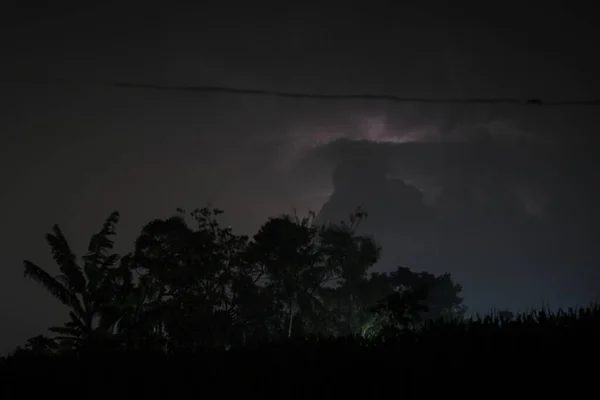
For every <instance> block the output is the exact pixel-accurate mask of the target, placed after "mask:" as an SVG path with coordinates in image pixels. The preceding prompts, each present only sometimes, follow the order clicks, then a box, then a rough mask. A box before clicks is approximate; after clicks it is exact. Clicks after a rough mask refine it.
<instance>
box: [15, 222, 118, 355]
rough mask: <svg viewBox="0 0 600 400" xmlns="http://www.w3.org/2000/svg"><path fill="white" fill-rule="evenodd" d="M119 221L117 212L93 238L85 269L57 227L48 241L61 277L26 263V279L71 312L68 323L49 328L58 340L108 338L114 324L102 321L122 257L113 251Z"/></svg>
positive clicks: (85, 260)
mask: <svg viewBox="0 0 600 400" xmlns="http://www.w3.org/2000/svg"><path fill="white" fill-rule="evenodd" d="M118 221H119V214H118V212H116V211H115V212H113V213H111V214H110V216H109V217H108V218H107V219H106V220H105V222H104V225H103V226H102V229H101V230H100V231H99V232H98V233H96V234H94V235H93V236H92V238H91V239H90V241H89V245H88V251H87V253H86V254H85V255H84V256H83V268H82V267H81V266H80V265H79V264H78V263H77V260H76V256H75V254H74V253H73V252H72V251H71V249H70V247H69V244H68V241H67V239H66V238H65V236H64V235H63V233H62V231H61V229H60V227H59V226H58V225H54V226H53V228H52V233H48V234H46V241H47V243H48V245H49V246H50V250H51V252H52V257H53V259H54V261H55V262H56V263H57V264H58V266H59V268H60V272H61V274H59V275H58V276H56V277H53V276H51V275H50V274H48V272H46V271H45V270H43V269H42V268H40V267H39V266H37V265H36V264H34V263H33V262H31V261H29V260H25V261H24V266H25V273H24V275H25V277H28V278H30V279H32V280H34V281H36V282H38V283H40V284H41V285H42V286H44V288H46V290H48V292H50V293H51V294H52V295H53V296H54V297H55V298H57V299H58V300H59V301H60V302H62V303H63V304H64V305H66V306H67V307H69V309H70V311H69V318H70V320H69V321H68V322H66V323H65V324H64V325H63V326H57V327H51V328H49V330H50V331H51V332H53V333H57V334H59V335H60V336H58V337H57V338H56V339H58V340H60V341H62V342H64V343H65V344H71V345H78V344H82V343H83V342H85V341H88V340H93V339H95V338H96V337H97V336H105V334H106V333H107V331H108V329H109V328H110V326H111V325H112V323H111V322H109V321H108V320H103V319H102V317H103V315H102V314H103V311H104V309H105V308H106V307H109V306H110V303H111V302H112V301H113V294H114V292H113V290H114V282H113V279H114V276H115V275H114V273H113V269H115V268H114V267H115V265H116V264H117V262H118V261H119V256H118V255H116V254H112V253H111V252H110V251H111V250H112V248H113V244H114V243H113V241H112V239H111V236H113V235H114V234H115V226H116V224H117V223H118Z"/></svg>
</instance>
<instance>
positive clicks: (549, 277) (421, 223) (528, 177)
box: [312, 139, 600, 312]
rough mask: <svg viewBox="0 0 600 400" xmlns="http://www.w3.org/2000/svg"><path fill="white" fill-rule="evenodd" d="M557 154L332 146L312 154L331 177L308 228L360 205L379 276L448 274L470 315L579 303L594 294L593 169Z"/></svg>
mask: <svg viewBox="0 0 600 400" xmlns="http://www.w3.org/2000/svg"><path fill="white" fill-rule="evenodd" d="M568 147H569V146H568V145H567V144H566V143H562V144H561V145H560V146H558V145H557V144H548V143H547V142H542V143H536V142H535V141H516V142H515V141H504V142H499V141H497V140H493V139H489V140H481V141H462V142H458V141H454V142H427V143H418V142H414V143H400V144H393V143H375V142H372V141H366V140H363V141H349V140H338V141H335V142H332V143H330V144H327V145H324V146H320V147H318V148H316V149H315V150H314V151H313V153H312V156H313V157H315V158H318V159H321V160H327V161H328V162H329V163H330V165H333V166H334V167H333V175H332V183H333V188H334V192H333V194H332V196H331V198H330V199H329V201H328V202H327V203H326V204H325V205H324V206H323V208H322V210H321V214H320V218H321V219H322V220H332V221H338V220H341V219H344V218H345V217H346V216H347V215H348V214H349V213H350V212H351V211H353V210H354V208H355V207H356V206H358V205H362V206H363V207H365V208H366V209H367V211H368V212H369V218H368V219H367V221H365V223H364V224H363V226H362V229H363V230H364V231H365V232H369V233H372V234H374V236H375V237H376V238H377V239H378V240H379V241H380V243H381V244H382V245H383V248H384V253H383V254H384V257H383V259H382V264H381V265H380V268H383V269H388V268H392V267H393V266H394V264H401V265H409V266H412V267H413V268H416V269H424V270H429V271H437V272H444V271H449V272H451V273H453V275H454V276H456V278H457V279H458V280H459V281H460V282H462V283H463V284H464V285H465V294H466V296H467V303H468V304H469V305H470V306H471V307H472V309H473V310H475V311H479V312H481V311H486V310H487V309H489V308H491V307H493V306H496V307H500V308H502V307H512V308H521V309H523V308H525V307H528V306H529V307H531V306H536V305H538V306H539V305H540V304H541V303H542V302H543V301H545V302H548V303H550V305H552V306H554V307H558V306H567V305H573V304H575V303H581V302H584V303H585V302H587V301H589V299H590V298H595V296H596V294H597V291H598V290H599V289H600V288H599V287H597V286H595V285H594V284H593V283H591V281H590V277H591V276H595V275H596V271H595V265H596V264H597V261H598V257H597V255H596V254H595V252H594V250H593V247H591V246H590V241H589V238H590V237H595V236H597V232H598V224H599V223H600V218H599V214H598V212H597V208H596V207H595V204H596V201H597V200H598V199H599V195H598V190H597V188H596V178H595V177H594V175H593V174H592V173H591V170H592V169H593V168H594V166H596V167H597V166H598V165H597V164H598V162H597V161H596V160H595V159H590V158H585V156H584V155H583V154H584V153H582V152H581V151H577V150H578V148H577V147H575V148H571V152H572V155H571V156H569V151H568V149H567V148H568ZM426 197H430V200H429V201H427V199H426ZM507 293H510V295H507Z"/></svg>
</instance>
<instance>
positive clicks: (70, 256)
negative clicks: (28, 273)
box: [46, 225, 85, 293]
mask: <svg viewBox="0 0 600 400" xmlns="http://www.w3.org/2000/svg"><path fill="white" fill-rule="evenodd" d="M46 241H47V242H48V245H49V246H50V250H51V252H52V258H53V259H54V261H56V263H57V264H58V266H59V267H60V271H61V272H62V273H63V274H64V275H65V276H66V277H67V279H68V281H69V285H70V286H71V287H72V288H73V289H74V290H75V291H77V292H78V293H82V292H83V291H84V290H85V277H84V276H83V273H82V271H81V268H80V267H79V266H78V265H77V259H76V257H75V254H74V253H73V252H72V251H71V248H70V247H69V243H68V242H67V239H66V238H65V236H64V235H63V233H62V231H61V229H60V227H59V226H58V225H54V226H53V227H52V233H48V234H46Z"/></svg>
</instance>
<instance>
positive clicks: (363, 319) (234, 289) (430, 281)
mask: <svg viewBox="0 0 600 400" xmlns="http://www.w3.org/2000/svg"><path fill="white" fill-rule="evenodd" d="M221 213H222V211H221V210H218V209H215V208H208V207H206V208H200V209H196V210H194V211H192V212H191V213H186V212H185V211H184V210H182V209H178V213H177V214H176V215H174V216H172V217H170V218H166V219H156V220H153V221H151V222H149V223H148V224H146V225H145V226H144V227H143V228H142V230H141V232H140V235H139V237H138V238H137V239H136V241H135V246H134V250H133V252H131V253H129V254H126V255H125V256H123V257H119V256H118V255H116V254H113V253H111V250H112V248H113V241H112V240H111V236H112V235H114V234H115V225H116V223H117V222H118V214H117V213H116V212H114V213H113V214H111V215H110V216H109V218H107V220H106V221H105V223H104V225H103V227H102V229H101V230H100V231H99V232H98V233H97V234H95V235H93V236H92V238H91V239H90V242H89V246H88V251H87V253H86V254H85V255H84V256H83V266H82V267H81V266H79V264H77V261H76V257H75V255H74V254H73V253H72V251H71V250H70V248H69V245H68V243H67V240H66V239H65V237H64V235H63V234H62V232H61V230H60V228H59V227H58V226H54V227H53V230H52V233H49V234H48V235H46V240H47V242H48V244H49V245H50V248H51V251H52V255H53V257H54V260H55V261H56V263H57V264H58V265H59V267H60V271H61V274H60V275H59V276H57V277H52V276H50V275H49V274H48V273H47V272H46V271H44V270H43V269H41V268H40V267H38V266H36V265H35V264H33V263H31V262H30V261H25V276H27V277H30V278H31V279H34V280H36V281H37V282H40V283H41V284H42V285H43V286H44V287H45V288H47V290H48V291H49V292H50V293H52V294H53V295H54V296H55V297H57V298H58V299H59V300H60V301H61V302H62V303H63V304H65V305H66V306H68V307H69V308H70V310H69V316H70V320H69V321H68V322H67V323H65V324H64V325H63V326H58V327H52V328H49V330H50V331H51V332H54V333H56V334H58V335H59V336H58V337H57V338H56V339H57V340H58V341H59V342H60V344H61V346H62V347H61V348H65V346H66V347H68V348H73V347H74V348H79V347H81V346H82V345H86V344H94V346H95V347H94V348H96V349H97V348H98V347H97V346H99V345H100V344H102V345H118V346H121V347H123V346H124V347H125V348H127V349H142V348H145V349H154V350H161V351H167V352H179V351H189V350H191V351H194V350H198V349H202V348H207V347H210V348H214V347H226V348H229V347H231V346H235V345H248V344H252V343H257V342H264V341H272V340H274V339H282V338H288V339H289V338H291V337H296V338H304V337H307V335H326V336H355V335H360V336H363V337H372V336H374V335H379V334H381V333H382V332H384V330H385V329H388V330H391V331H394V330H398V329H405V328H407V327H412V328H416V327H418V326H420V322H422V321H424V320H429V319H439V318H446V317H449V318H452V317H455V316H459V315H461V313H462V312H463V311H464V310H463V307H462V299H461V298H460V297H459V294H460V291H461V288H460V285H456V284H454V283H453V282H452V280H451V277H450V275H448V274H444V275H441V276H434V275H432V274H429V273H426V272H420V273H416V272H413V271H411V270H409V269H408V268H403V267H399V268H398V269H397V270H396V271H394V272H392V273H390V274H382V273H371V274H370V275H369V270H370V269H371V268H372V267H373V266H374V265H375V264H376V262H377V261H378V259H379V256H380V251H381V249H380V247H379V246H378V245H377V243H376V242H375V241H374V240H373V239H372V238H371V237H369V236H364V235H357V233H356V231H357V227H358V226H359V224H360V222H361V221H362V220H363V219H364V218H366V217H367V215H366V213H365V212H364V211H362V210H361V209H358V210H357V211H356V212H355V213H354V214H352V215H351V216H350V218H349V221H348V222H340V223H338V224H331V223H329V224H326V225H317V224H315V223H314V214H312V213H309V215H308V216H307V217H304V218H299V217H298V216H297V215H283V216H279V217H276V218H270V219H269V220H268V221H266V222H265V223H264V224H263V225H262V226H261V227H260V229H259V230H258V232H257V233H256V234H255V235H254V236H253V237H252V239H251V240H249V238H248V237H246V236H244V235H237V234H235V233H234V232H233V230H232V229H231V228H230V227H222V226H221V225H220V224H219V216H220V214H221ZM38 339H39V338H38ZM34 342H35V343H34ZM34 342H31V343H30V344H29V345H28V346H29V347H28V348H33V347H35V348H36V349H37V350H36V351H41V350H39V349H42V348H43V349H46V350H44V351H50V350H52V349H54V350H56V348H53V347H51V346H49V345H47V343H46V342H44V341H42V340H41V339H40V340H37V341H34ZM44 343H46V344H44ZM34 344H35V346H34ZM42 344H44V345H42ZM44 346H45V347H44ZM54 350H53V351H54Z"/></svg>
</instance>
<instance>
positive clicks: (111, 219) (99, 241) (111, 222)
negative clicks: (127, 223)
mask: <svg viewBox="0 0 600 400" xmlns="http://www.w3.org/2000/svg"><path fill="white" fill-rule="evenodd" d="M118 222H119V213H118V212H117V211H113V212H112V213H111V214H110V215H109V216H108V218H107V219H106V220H105V221H104V225H102V229H101V230H100V232H98V233H96V234H94V235H93V236H92V238H91V239H90V242H89V245H88V252H87V254H86V255H85V256H84V257H83V259H84V260H85V262H86V263H88V264H92V265H96V266H100V265H102V264H103V263H104V261H105V260H106V258H107V257H108V256H109V255H108V251H109V250H110V249H112V248H113V246H114V241H113V240H112V239H111V238H110V236H113V235H115V233H116V231H115V229H116V224H117V223H118Z"/></svg>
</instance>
